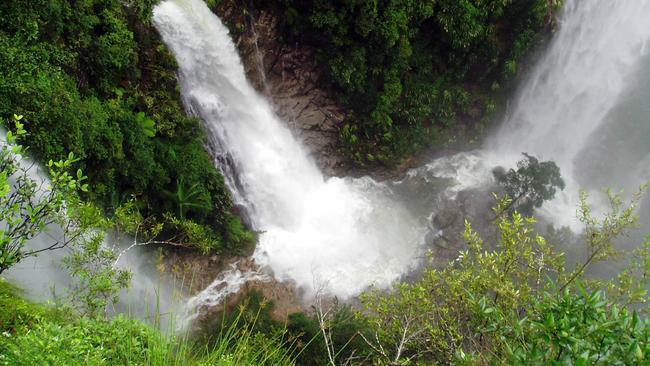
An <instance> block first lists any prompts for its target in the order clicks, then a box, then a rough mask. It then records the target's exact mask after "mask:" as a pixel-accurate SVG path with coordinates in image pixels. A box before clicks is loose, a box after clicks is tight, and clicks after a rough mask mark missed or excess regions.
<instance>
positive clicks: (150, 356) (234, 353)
mask: <svg viewBox="0 0 650 366" xmlns="http://www.w3.org/2000/svg"><path fill="white" fill-rule="evenodd" d="M0 309H2V312H0V365H11V366H14V365H16V366H32V365H89V366H100V365H106V366H108V365H124V366H126V365H129V366H130V365H160V366H168V365H179V366H181V365H182V366H186V365H188V366H193V365H196V366H240V365H269V366H270V365H286V366H290V365H292V364H293V361H292V358H291V355H290V352H289V351H287V350H286V349H288V347H286V346H285V344H284V343H283V342H282V340H281V339H280V338H279V337H275V338H269V337H266V336H264V335H262V334H260V333H257V332H254V331H253V330H252V325H248V324H244V323H243V322H234V323H233V325H232V326H231V327H229V328H226V329H223V331H222V332H221V333H220V335H219V337H218V338H217V341H216V342H215V343H214V344H213V345H211V346H210V347H207V346H203V345H201V344H197V343H195V342H193V341H191V340H190V339H189V338H188V337H186V336H174V335H168V334H164V333H162V332H161V331H160V330H158V329H156V328H152V327H151V326H149V325H146V324H144V323H142V322H140V321H138V320H133V319H129V318H127V317H125V316H118V317H116V318H114V319H112V320H108V319H105V318H101V317H100V318H92V317H86V316H79V315H76V314H74V313H70V312H69V311H65V308H62V307H54V306H48V305H39V304H33V303H30V302H28V301H26V300H24V299H23V298H22V297H21V296H20V293H19V292H18V291H17V290H16V289H15V288H14V287H12V286H11V285H9V284H7V283H6V282H5V281H2V280H0Z"/></svg>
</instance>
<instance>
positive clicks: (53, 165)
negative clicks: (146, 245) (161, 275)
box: [0, 115, 131, 316]
mask: <svg viewBox="0 0 650 366" xmlns="http://www.w3.org/2000/svg"><path fill="white" fill-rule="evenodd" d="M21 120H22V116H18V115H14V116H13V122H14V125H15V132H12V131H8V132H7V137H6V144H5V145H4V146H2V149H1V150H0V222H1V223H2V226H3V227H2V228H1V229H0V273H2V272H4V271H6V270H7V269H9V268H11V267H12V266H14V265H16V264H17V263H19V262H20V261H21V260H23V259H25V258H28V257H33V256H36V255H38V254H39V253H42V252H45V251H51V250H56V249H61V248H64V247H68V248H69V249H70V254H69V256H68V257H66V258H64V260H63V265H64V267H65V268H66V269H68V270H69V271H70V273H71V274H72V275H73V276H74V277H75V278H76V280H77V281H76V283H75V285H73V287H72V290H73V292H74V294H73V295H72V298H73V301H72V302H73V304H80V305H81V306H80V310H81V312H82V313H86V314H89V315H92V316H98V315H101V314H102V312H103V311H104V310H105V308H106V306H107V305H108V304H109V303H114V302H116V301H117V300H118V298H117V294H118V293H119V290H120V289H122V288H124V287H126V286H127V285H128V283H129V280H130V278H131V274H130V272H128V271H125V270H120V269H117V268H115V267H114V266H113V262H114V261H115V260H116V259H117V253H116V252H115V251H113V250H112V249H111V248H109V247H107V246H106V245H104V236H105V231H106V230H108V229H110V228H111V226H112V225H111V222H110V221H109V220H107V219H106V218H105V217H104V216H103V214H102V212H101V210H99V209H98V208H97V207H95V206H94V205H92V204H91V203H87V202H83V201H81V200H80V199H79V196H78V193H79V192H87V191H88V185H87V184H85V183H83V182H84V181H85V180H86V179H87V177H86V176H84V175H83V172H82V171H81V170H77V171H76V172H74V173H73V171H74V170H73V168H72V165H73V164H74V163H75V162H76V161H78V160H79V159H77V158H75V156H74V154H72V153H70V154H69V155H68V157H67V158H66V159H65V160H59V161H53V160H50V161H49V162H48V163H47V164H46V165H47V167H48V169H49V173H50V175H49V181H48V180H45V179H42V180H40V181H39V179H38V178H36V177H34V175H33V170H32V169H31V168H32V166H33V165H28V164H27V160H25V159H24V149H23V148H22V146H21V145H20V144H19V143H18V142H17V139H18V138H19V137H25V136H26V135H27V132H26V131H25V129H24V124H23V123H22V122H21ZM53 226H58V227H59V228H61V232H60V233H58V234H57V235H56V236H51V240H52V242H51V243H50V244H46V245H45V246H43V247H41V248H28V247H27V245H26V244H27V242H28V241H29V240H31V239H34V238H35V237H37V236H39V235H42V234H44V233H46V232H47V231H48V229H50V228H51V227H53Z"/></svg>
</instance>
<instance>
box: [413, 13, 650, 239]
mask: <svg viewBox="0 0 650 366" xmlns="http://www.w3.org/2000/svg"><path fill="white" fill-rule="evenodd" d="M559 19H560V21H559V30H558V31H557V33H556V34H555V35H554V37H553V39H552V41H551V42H550V44H549V45H548V48H547V49H546V50H544V51H545V52H544V53H543V55H542V56H541V57H540V58H539V59H538V60H537V61H536V64H535V65H534V67H533V68H532V70H531V72H530V75H528V76H527V78H525V80H524V82H523V83H522V84H521V85H520V86H519V88H518V92H517V93H516V95H515V97H514V98H513V101H512V102H511V103H510V107H509V110H508V112H507V115H506V118H505V120H504V121H503V122H502V123H501V124H500V127H499V128H498V130H497V131H495V133H494V134H493V135H492V136H490V137H489V138H488V139H487V141H486V143H485V146H484V147H483V148H482V149H480V150H477V151H472V152H466V153H461V154H458V155H456V156H453V157H443V158H440V159H438V160H435V161H433V162H431V163H429V164H427V165H426V166H425V167H422V168H418V169H416V170H414V171H413V172H411V173H410V174H424V173H425V172H426V173H427V174H434V175H436V174H440V173H443V174H446V175H447V176H454V177H455V179H456V181H457V188H454V189H456V190H458V189H464V188H468V187H471V186H480V185H481V184H485V183H486V182H488V181H490V180H492V175H491V168H492V167H495V166H497V165H502V166H505V167H512V166H514V164H515V163H516V161H517V160H520V159H522V155H521V153H522V152H527V153H529V154H532V155H534V156H536V157H538V158H541V159H543V160H552V161H554V162H556V163H557V165H558V166H559V167H560V169H561V173H562V176H563V178H564V180H565V181H566V183H567V188H566V189H565V190H564V191H563V192H560V194H558V196H557V197H556V198H555V199H554V200H552V201H550V202H547V203H545V204H544V206H543V207H542V208H541V210H539V211H540V212H539V214H540V215H541V216H543V217H545V218H546V219H547V220H548V221H550V222H554V223H556V224H557V225H563V226H569V227H572V228H573V229H574V230H579V229H580V223H579V222H578V220H577V219H576V207H577V205H578V192H579V189H581V188H582V189H586V190H588V191H591V193H596V191H600V190H602V189H603V188H606V187H611V188H614V189H623V188H624V189H626V190H627V191H628V192H632V191H634V190H636V189H637V188H638V187H639V186H640V185H641V184H642V183H644V182H645V181H647V180H648V179H650V164H649V163H650V143H648V141H650V103H648V100H650V98H649V96H650V77H649V75H650V73H648V70H649V69H650V23H648V19H650V1H648V0H626V1H611V0H590V1H580V0H567V1H566V2H565V4H564V8H563V10H562V13H561V14H560V18H559ZM443 168H444V169H443ZM594 196H595V195H594ZM595 204H596V205H597V207H596V209H597V211H603V210H604V209H606V207H604V206H605V202H604V201H600V202H598V201H597V200H596V202H595ZM599 205H600V206H599Z"/></svg>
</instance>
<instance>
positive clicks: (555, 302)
mask: <svg viewBox="0 0 650 366" xmlns="http://www.w3.org/2000/svg"><path fill="white" fill-rule="evenodd" d="M611 198H612V211H611V212H610V213H608V214H607V215H606V216H605V217H604V218H603V219H598V218H595V217H594V216H593V215H592V214H591V210H590V208H589V206H588V204H587V198H586V196H584V195H583V199H582V203H581V207H580V219H581V220H582V222H583V223H584V224H585V233H586V234H585V237H584V241H585V243H584V248H583V250H584V251H585V252H586V253H587V256H586V259H585V260H584V261H583V262H582V263H578V264H577V265H576V266H575V268H573V269H569V268H567V266H566V263H565V259H564V255H563V253H558V252H555V250H554V249H553V248H554V246H553V245H551V244H549V243H547V241H546V240H545V239H544V238H543V237H542V236H540V235H538V234H537V233H536V231H535V229H534V224H535V220H534V219H533V218H526V217H524V216H522V215H521V214H519V213H517V212H515V213H513V214H512V215H511V216H509V215H502V214H501V213H502V212H503V211H504V210H506V209H507V208H508V207H510V204H511V202H510V199H505V200H502V201H500V203H499V205H498V207H497V209H496V213H497V217H498V219H497V222H496V223H495V225H497V227H498V229H499V235H498V238H497V241H496V243H494V245H490V244H486V243H484V242H483V240H482V239H481V238H480V237H479V236H478V235H477V234H476V232H474V231H473V230H472V227H471V225H470V224H469V223H466V231H465V238H466V240H467V242H468V243H469V249H468V250H467V251H464V252H461V253H460V256H459V257H458V259H457V260H455V261H454V262H453V263H450V265H449V267H447V268H445V269H443V270H433V269H431V270H427V271H426V272H425V274H424V277H423V278H422V280H420V281H417V282H415V283H412V284H401V285H400V286H398V287H397V288H396V290H395V292H394V293H391V294H389V295H386V294H383V293H381V292H370V293H367V294H366V295H364V297H363V298H362V302H363V304H364V307H365V311H364V312H362V313H361V314H360V316H361V317H363V318H364V319H366V321H367V322H368V323H369V326H370V329H371V331H370V332H365V333H362V334H363V336H364V339H366V340H367V342H368V344H369V345H371V346H372V349H373V350H374V351H375V355H376V357H377V358H378V359H380V360H383V362H385V364H417V362H419V361H427V362H430V363H433V364H444V365H447V364H458V365H488V364H489V365H646V364H647V361H648V357H649V356H648V355H650V354H649V353H648V352H650V321H649V320H648V319H647V317H646V316H645V315H640V313H643V314H646V313H647V311H648V310H649V309H650V308H648V304H647V301H648V288H649V285H650V283H649V281H648V280H649V278H648V276H647V273H649V272H648V271H650V260H649V259H650V251H649V250H648V249H650V245H649V244H648V243H645V244H644V245H643V246H642V247H641V249H639V250H638V255H637V256H636V259H635V260H634V261H633V264H632V265H630V266H629V269H628V270H625V271H624V272H623V273H622V274H621V275H619V276H618V277H616V278H614V279H598V278H589V277H586V276H585V272H586V269H587V268H588V267H589V266H591V265H593V264H594V263H596V262H599V261H604V260H609V259H611V258H612V257H613V255H614V254H615V253H616V251H615V247H614V244H613V243H614V239H615V238H617V237H619V236H620V235H622V234H624V233H625V232H626V231H627V230H628V229H630V228H631V227H632V226H633V225H634V223H635V221H636V216H635V214H634V212H635V209H636V207H637V205H638V202H639V201H638V199H639V196H636V197H635V199H634V200H633V202H632V203H631V204H630V205H629V206H624V205H623V204H622V203H621V201H620V199H619V198H618V197H616V196H613V197H611ZM409 362H410V363H409Z"/></svg>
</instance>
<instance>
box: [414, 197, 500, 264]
mask: <svg viewBox="0 0 650 366" xmlns="http://www.w3.org/2000/svg"><path fill="white" fill-rule="evenodd" d="M496 190H498V188H497V187H487V188H483V189H471V190H465V191H462V192H459V193H458V195H457V196H456V199H444V200H443V201H442V202H441V204H440V207H441V208H440V209H439V210H438V212H437V213H436V214H435V215H434V216H433V217H432V219H431V226H432V228H433V230H432V231H431V233H429V235H428V236H427V238H426V240H427V243H428V244H429V247H430V249H431V252H432V255H433V260H434V263H433V264H434V266H436V267H439V268H441V267H444V266H446V265H447V264H448V263H449V261H450V260H453V259H454V258H456V257H457V256H458V252H459V251H461V250H465V249H466V248H467V243H466V241H465V238H464V237H463V234H464V232H465V220H467V221H468V222H470V223H471V225H472V229H473V230H474V231H476V232H478V234H479V236H481V237H482V238H484V239H486V242H488V243H489V242H492V240H487V239H491V238H493V237H494V235H496V230H495V227H494V225H493V224H492V221H493V220H494V213H493V212H492V207H493V206H494V203H495V202H494V199H493V198H492V195H491V192H494V191H496Z"/></svg>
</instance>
